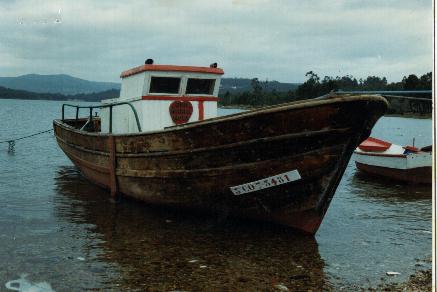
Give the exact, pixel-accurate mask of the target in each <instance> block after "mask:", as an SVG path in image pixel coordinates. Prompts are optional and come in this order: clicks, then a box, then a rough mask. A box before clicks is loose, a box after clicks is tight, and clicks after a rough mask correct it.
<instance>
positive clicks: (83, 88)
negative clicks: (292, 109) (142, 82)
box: [0, 74, 300, 95]
mask: <svg viewBox="0 0 437 292" xmlns="http://www.w3.org/2000/svg"><path fill="white" fill-rule="evenodd" d="M251 80H252V79H249V78H223V79H222V80H221V84H220V94H224V93H226V91H229V92H230V93H238V92H243V91H251V90H252V85H251ZM260 84H261V86H262V87H263V89H264V90H266V91H272V90H273V89H274V90H276V91H279V92H287V91H289V90H295V89H296V88H297V87H298V86H299V85H300V84H299V83H281V82H278V81H260ZM0 86H3V87H6V88H11V89H16V90H26V91H30V92H37V93H60V94H63V95H75V94H81V93H85V94H86V93H93V92H101V91H107V90H111V89H117V90H120V87H121V86H120V83H114V82H96V81H88V80H85V79H80V78H76V77H72V76H70V75H65V74H57V75H39V74H27V75H22V76H18V77H0Z"/></svg>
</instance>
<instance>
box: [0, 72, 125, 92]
mask: <svg viewBox="0 0 437 292" xmlns="http://www.w3.org/2000/svg"><path fill="white" fill-rule="evenodd" d="M0 86H3V87H7V88H11V89H16V90H26V91H31V92H37V93H60V94H64V95H74V94H81V93H93V92H101V91H107V90H111V89H117V90H120V84H119V83H112V82H97V81H88V80H84V79H80V78H76V77H72V76H70V75H65V74H58V75H39V74H27V75H22V76H18V77H0Z"/></svg>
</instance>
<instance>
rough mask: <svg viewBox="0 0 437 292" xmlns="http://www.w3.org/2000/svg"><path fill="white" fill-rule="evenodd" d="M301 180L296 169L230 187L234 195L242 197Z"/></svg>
mask: <svg viewBox="0 0 437 292" xmlns="http://www.w3.org/2000/svg"><path fill="white" fill-rule="evenodd" d="M299 179H301V177H300V174H299V171H298V170H297V169H295V170H291V171H287V172H284V173H281V174H277V175H274V176H270V177H266V178H263V179H260V180H257V181H253V182H249V183H245V184H242V185H238V186H234V187H230V189H231V191H232V193H234V195H237V196H238V195H242V194H247V193H251V192H256V191H259V190H263V189H267V188H272V187H275V186H279V185H283V184H286V183H290V182H292V181H296V180H299Z"/></svg>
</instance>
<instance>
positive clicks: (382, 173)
mask: <svg viewBox="0 0 437 292" xmlns="http://www.w3.org/2000/svg"><path fill="white" fill-rule="evenodd" d="M355 165H356V166H357V168H358V169H359V170H361V171H363V172H365V173H368V174H371V175H375V176H379V177H387V178H391V179H395V180H398V181H403V182H408V183H421V184H430V183H432V167H417V168H410V169H396V168H389V167H381V166H374V165H368V164H364V163H360V162H357V161H355Z"/></svg>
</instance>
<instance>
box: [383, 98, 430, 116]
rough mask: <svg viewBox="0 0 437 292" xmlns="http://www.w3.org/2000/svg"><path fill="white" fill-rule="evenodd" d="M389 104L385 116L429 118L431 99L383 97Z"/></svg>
mask: <svg viewBox="0 0 437 292" xmlns="http://www.w3.org/2000/svg"><path fill="white" fill-rule="evenodd" d="M383 96H384V97H385V98H386V99H387V101H388V102H389V103H390V106H389V109H388V111H387V114H395V115H404V114H407V115H411V114H413V115H419V116H430V115H431V113H432V99H428V98H417V97H405V96H394V95H383Z"/></svg>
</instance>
